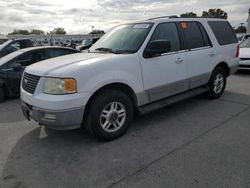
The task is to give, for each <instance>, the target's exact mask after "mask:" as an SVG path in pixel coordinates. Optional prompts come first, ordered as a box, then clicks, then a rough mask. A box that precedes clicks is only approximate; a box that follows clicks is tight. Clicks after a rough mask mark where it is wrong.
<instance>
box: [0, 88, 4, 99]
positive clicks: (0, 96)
mask: <svg viewBox="0 0 250 188" xmlns="http://www.w3.org/2000/svg"><path fill="white" fill-rule="evenodd" d="M4 99H5V93H4V91H3V88H0V102H3V101H4Z"/></svg>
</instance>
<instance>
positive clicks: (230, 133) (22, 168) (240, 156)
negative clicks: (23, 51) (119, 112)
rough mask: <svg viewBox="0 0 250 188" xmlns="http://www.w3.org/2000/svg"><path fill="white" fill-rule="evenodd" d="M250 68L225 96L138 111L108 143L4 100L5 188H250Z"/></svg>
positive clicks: (0, 123)
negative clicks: (52, 124)
mask: <svg viewBox="0 0 250 188" xmlns="http://www.w3.org/2000/svg"><path fill="white" fill-rule="evenodd" d="M249 146H250V72H241V73H238V74H236V75H234V76H231V77H230V78H229V80H228V86H227V89H226V92H225V94H224V95H223V97H222V98H221V99H219V100H207V99H205V98H204V97H202V96H197V97H195V98H192V99H189V100H186V101H184V102H181V103H178V104H175V105H173V106H170V107H168V108H165V109H163V110H159V111H156V112H154V113H152V114H149V115H146V116H142V117H137V118H136V119H135V121H134V123H133V124H132V126H131V128H130V129H129V131H128V133H127V134H126V135H124V136H123V137H122V138H120V139H118V140H115V141H112V142H108V143H102V142H98V141H96V140H95V139H93V138H91V137H89V136H88V135H87V134H86V133H84V132H82V131H80V130H73V131H51V130H46V129H44V128H43V127H39V126H38V125H37V124H36V123H35V122H33V121H31V122H28V121H26V120H25V119H24V118H23V116H22V114H21V110H20V105H19V99H10V100H8V101H6V102H4V103H1V104H0V177H1V179H0V187H1V188H2V187H3V188H5V187H36V188H38V187H46V188H49V187H52V188H55V187H84V188H85V187H142V188H144V187H146V188H147V187H164V188H165V187H171V188H172V187H184V188H187V187H192V188H193V187H199V188H200V187H211V188H215V187H219V188H223V187H227V188H228V187H232V188H235V187H237V188H241V187H250V147H249Z"/></svg>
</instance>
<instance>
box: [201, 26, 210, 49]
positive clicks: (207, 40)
mask: <svg viewBox="0 0 250 188" xmlns="http://www.w3.org/2000/svg"><path fill="white" fill-rule="evenodd" d="M198 25H199V27H200V30H201V34H202V38H203V43H204V46H212V44H211V42H210V39H209V37H208V34H207V32H206V31H205V29H204V27H203V26H202V25H201V24H200V23H198Z"/></svg>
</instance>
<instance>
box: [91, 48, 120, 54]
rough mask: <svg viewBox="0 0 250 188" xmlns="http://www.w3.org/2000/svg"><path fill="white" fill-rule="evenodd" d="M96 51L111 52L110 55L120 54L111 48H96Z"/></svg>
mask: <svg viewBox="0 0 250 188" xmlns="http://www.w3.org/2000/svg"><path fill="white" fill-rule="evenodd" d="M95 51H102V52H109V53H113V54H118V52H117V51H116V50H113V49H111V48H103V47H102V48H96V49H95Z"/></svg>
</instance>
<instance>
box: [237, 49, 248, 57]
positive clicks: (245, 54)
mask: <svg viewBox="0 0 250 188" xmlns="http://www.w3.org/2000/svg"><path fill="white" fill-rule="evenodd" d="M239 56H240V58H250V48H240V55H239Z"/></svg>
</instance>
